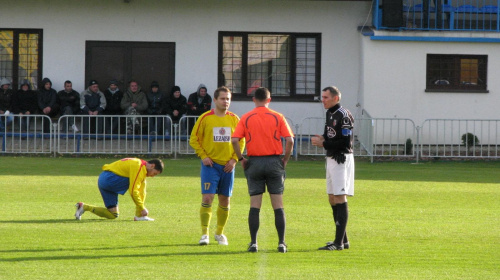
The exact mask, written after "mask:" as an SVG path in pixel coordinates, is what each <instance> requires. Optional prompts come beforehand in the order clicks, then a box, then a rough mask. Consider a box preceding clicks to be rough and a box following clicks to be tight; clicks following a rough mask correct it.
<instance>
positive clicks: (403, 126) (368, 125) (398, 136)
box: [298, 117, 415, 160]
mask: <svg viewBox="0 0 500 280" xmlns="http://www.w3.org/2000/svg"><path fill="white" fill-rule="evenodd" d="M324 121H325V120H324V118H318V117H314V118H305V119H303V120H302V122H301V126H300V135H299V136H298V138H299V153H300V154H301V155H309V156H319V155H325V150H324V149H323V148H318V147H315V146H313V145H312V144H311V137H312V136H314V135H317V134H319V135H321V134H323V128H324ZM354 124H355V128H357V129H355V132H356V133H357V135H355V139H354V140H355V141H354V147H353V148H354V151H353V152H354V155H355V156H369V157H371V159H372V160H373V157H375V156H376V157H414V156H415V151H414V144H413V141H414V139H415V124H414V123H413V121H412V120H409V119H389V118H387V119H384V118H360V119H356V120H355V122H354ZM408 139H410V140H408Z"/></svg>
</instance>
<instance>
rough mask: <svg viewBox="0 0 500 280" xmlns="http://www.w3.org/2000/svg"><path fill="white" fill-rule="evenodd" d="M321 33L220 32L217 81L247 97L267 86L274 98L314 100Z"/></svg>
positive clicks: (234, 94) (234, 93)
mask: <svg viewBox="0 0 500 280" xmlns="http://www.w3.org/2000/svg"><path fill="white" fill-rule="evenodd" d="M320 46H321V36H320V34H298V33H286V34H284V33H259V32H252V33H245V32H219V71H218V73H219V75H218V84H219V85H225V86H227V87H229V88H230V89H231V91H232V92H233V99H236V100H238V99H239V100H248V96H253V94H254V92H255V90H256V89H257V88H259V87H267V88H268V89H269V90H270V91H271V93H272V96H273V100H286V101H290V100H297V101H308V100H310V101H312V100H314V96H317V95H319V92H320V89H319V87H320V82H321V81H320V73H321V68H320V61H321V49H320Z"/></svg>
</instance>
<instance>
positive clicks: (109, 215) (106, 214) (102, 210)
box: [83, 204, 118, 219]
mask: <svg viewBox="0 0 500 280" xmlns="http://www.w3.org/2000/svg"><path fill="white" fill-rule="evenodd" d="M83 210H85V211H89V212H92V213H94V214H96V215H97V216H99V217H103V218H106V219H116V218H117V217H118V212H110V211H109V210H108V209H107V208H106V207H96V206H93V205H88V204H83Z"/></svg>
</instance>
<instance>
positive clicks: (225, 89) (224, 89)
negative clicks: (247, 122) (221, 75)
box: [214, 86, 231, 99]
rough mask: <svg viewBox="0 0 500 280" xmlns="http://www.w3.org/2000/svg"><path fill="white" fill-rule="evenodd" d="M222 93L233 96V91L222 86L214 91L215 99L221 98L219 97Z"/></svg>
mask: <svg viewBox="0 0 500 280" xmlns="http://www.w3.org/2000/svg"><path fill="white" fill-rule="evenodd" d="M221 92H227V93H229V94H231V90H230V89H229V88H228V87H225V86H221V87H219V88H217V89H216V90H215V91H214V98H215V99H217V98H219V95H220V93H221Z"/></svg>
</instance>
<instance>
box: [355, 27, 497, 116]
mask: <svg viewBox="0 0 500 280" xmlns="http://www.w3.org/2000/svg"><path fill="white" fill-rule="evenodd" d="M456 34H457V33H455V34H445V35H444V36H456ZM360 36H361V35H360ZM442 36H443V35H442ZM492 36H498V34H492ZM362 49H363V51H362V52H363V54H362V57H363V62H362V64H363V69H362V71H363V76H364V79H363V84H364V87H363V96H364V100H363V103H362V106H363V107H364V109H366V110H367V111H368V112H369V113H370V114H371V116H372V117H378V118H392V117H397V118H410V119H412V120H414V121H415V125H417V126H420V125H422V123H423V121H424V120H425V119H431V118H432V119H440V118H442V119H499V118H500V114H499V113H498V105H500V97H499V94H500V80H499V79H497V78H496V76H497V73H498V69H500V45H499V44H494V43H463V42H457V43H452V42H396V41H373V40H370V38H369V37H366V36H362ZM428 53H432V54H473V55H488V90H489V93H453V92H442V93H438V92H425V87H426V82H425V81H426V57H427V54H428Z"/></svg>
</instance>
